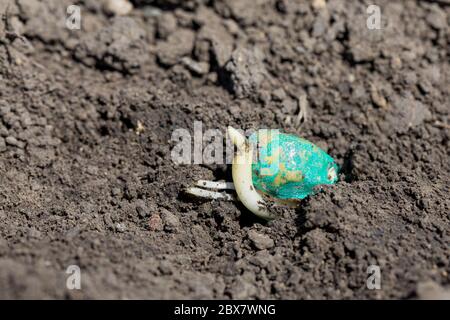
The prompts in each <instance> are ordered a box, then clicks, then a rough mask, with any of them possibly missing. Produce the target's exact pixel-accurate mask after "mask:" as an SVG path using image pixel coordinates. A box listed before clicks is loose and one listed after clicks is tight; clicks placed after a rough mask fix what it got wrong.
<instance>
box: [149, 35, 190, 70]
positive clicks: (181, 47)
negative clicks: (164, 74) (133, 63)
mask: <svg viewBox="0 0 450 320" xmlns="http://www.w3.org/2000/svg"><path fill="white" fill-rule="evenodd" d="M194 39H195V34H194V32H193V31H191V30H187V29H178V30H177V31H175V32H174V33H172V34H171V35H170V36H169V37H168V38H167V40H166V41H159V42H158V44H157V45H156V54H157V56H158V61H159V62H160V63H161V64H163V65H165V66H173V65H174V64H177V63H178V62H180V60H181V58H182V57H184V56H187V55H189V54H191V52H192V50H193V48H194Z"/></svg>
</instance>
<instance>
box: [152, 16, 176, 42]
mask: <svg viewBox="0 0 450 320" xmlns="http://www.w3.org/2000/svg"><path fill="white" fill-rule="evenodd" d="M156 21H157V33H158V37H159V38H161V39H166V38H167V37H168V36H169V35H170V34H171V33H173V32H174V31H175V30H176V29H177V19H176V18H175V16H174V15H173V14H172V13H163V14H161V15H159V16H157V20H156Z"/></svg>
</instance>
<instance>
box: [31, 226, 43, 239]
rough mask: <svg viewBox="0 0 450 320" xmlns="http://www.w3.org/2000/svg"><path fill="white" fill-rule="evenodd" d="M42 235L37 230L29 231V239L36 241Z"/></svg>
mask: <svg viewBox="0 0 450 320" xmlns="http://www.w3.org/2000/svg"><path fill="white" fill-rule="evenodd" d="M41 235H42V233H41V232H40V231H39V230H37V229H36V228H30V229H29V230H28V237H30V238H34V239H39V238H41Z"/></svg>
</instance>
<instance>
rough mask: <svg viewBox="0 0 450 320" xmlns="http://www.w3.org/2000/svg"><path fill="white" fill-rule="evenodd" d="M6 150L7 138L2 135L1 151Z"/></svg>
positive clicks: (0, 139) (0, 140)
mask: <svg viewBox="0 0 450 320" xmlns="http://www.w3.org/2000/svg"><path fill="white" fill-rule="evenodd" d="M5 150H6V142H5V139H3V138H2V137H0V152H3V151H5Z"/></svg>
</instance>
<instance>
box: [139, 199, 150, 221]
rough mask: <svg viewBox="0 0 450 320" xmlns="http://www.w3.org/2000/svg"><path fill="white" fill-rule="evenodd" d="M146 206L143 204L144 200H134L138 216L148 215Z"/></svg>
mask: <svg viewBox="0 0 450 320" xmlns="http://www.w3.org/2000/svg"><path fill="white" fill-rule="evenodd" d="M148 211H149V210H148V208H147V206H146V205H145V202H144V200H142V199H138V200H136V212H137V213H138V215H139V218H145V217H147V216H148V215H149V212H148Z"/></svg>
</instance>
